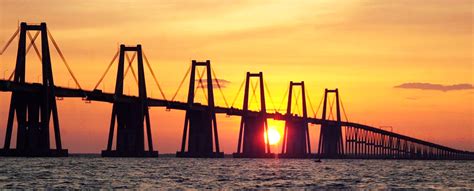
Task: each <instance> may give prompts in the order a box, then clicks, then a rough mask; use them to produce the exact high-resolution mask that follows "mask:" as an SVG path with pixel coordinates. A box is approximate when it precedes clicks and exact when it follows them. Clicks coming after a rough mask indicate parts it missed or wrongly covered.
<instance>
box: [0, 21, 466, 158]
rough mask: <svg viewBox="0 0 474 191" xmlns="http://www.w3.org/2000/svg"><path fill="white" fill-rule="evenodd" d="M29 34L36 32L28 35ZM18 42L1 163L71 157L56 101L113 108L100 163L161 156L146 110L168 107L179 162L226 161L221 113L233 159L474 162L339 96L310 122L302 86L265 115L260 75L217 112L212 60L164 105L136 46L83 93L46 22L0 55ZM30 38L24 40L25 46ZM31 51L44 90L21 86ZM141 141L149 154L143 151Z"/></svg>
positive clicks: (194, 69)
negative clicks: (62, 68)
mask: <svg viewBox="0 0 474 191" xmlns="http://www.w3.org/2000/svg"><path fill="white" fill-rule="evenodd" d="M30 31H35V32H36V33H35V34H34V35H31V33H30ZM39 35H41V36H40V39H41V51H40V50H39V49H38V48H37V46H36V44H35V40H36V39H37V37H38V36H39ZM16 37H18V39H19V40H18V42H19V43H18V51H17V60H16V65H15V70H14V72H13V73H12V75H10V77H9V78H8V79H4V80H0V91H2V92H11V99H10V107H9V113H8V120H7V125H6V134H5V142H4V146H3V149H1V150H0V156H41V157H64V156H68V151H67V149H64V148H63V146H62V144H61V135H60V123H59V115H58V110H57V105H56V100H57V99H64V98H82V99H83V100H85V101H97V102H107V103H110V104H113V108H112V111H111V120H110V126H109V137H108V140H107V146H106V148H105V150H103V151H102V156H103V157H157V156H158V151H155V150H154V149H153V144H152V140H153V139H152V136H151V120H150V116H149V113H148V109H149V108H150V107H165V108H167V109H169V110H184V111H186V115H185V119H184V126H183V134H182V144H181V148H179V150H178V151H177V152H176V156H177V157H209V158H220V157H223V156H224V153H223V152H221V151H220V148H219V138H218V133H217V128H218V127H217V124H218V123H217V120H216V114H225V115H229V116H240V117H241V123H240V131H239V135H238V145H237V151H236V152H235V153H233V157H235V158H276V157H277V158H330V159H429V160H442V159H444V160H472V159H474V153H473V152H469V151H463V150H459V149H454V148H450V147H446V146H443V145H439V144H436V143H431V142H428V141H423V140H420V139H417V138H413V137H409V136H406V135H401V134H398V133H395V132H392V131H387V130H384V129H381V128H376V127H371V126H368V125H363V124H358V123H353V122H349V121H347V118H346V120H343V117H342V115H341V113H345V111H344V107H343V104H342V102H341V101H340V98H339V90H338V89H326V90H325V92H324V99H323V101H322V106H323V109H322V115H321V117H320V118H316V117H309V116H308V112H307V103H306V102H307V100H306V99H307V95H306V92H305V83H304V82H303V81H302V82H290V83H289V91H288V92H287V95H288V105H287V111H286V113H279V112H267V109H266V105H265V98H266V96H265V90H267V93H270V92H269V91H268V87H266V83H265V82H264V78H263V73H262V72H258V73H250V72H247V73H246V80H245V88H244V100H243V106H242V108H241V109H240V108H234V107H233V106H228V104H227V101H226V100H225V97H224V96H223V98H224V101H225V103H226V105H227V106H226V107H221V106H216V105H215V103H214V101H215V98H214V87H213V86H214V85H217V86H218V89H219V90H220V93H222V91H221V87H220V86H221V85H220V84H219V80H217V78H216V75H215V73H214V71H213V70H212V68H211V62H210V61H209V60H206V61H203V62H199V61H195V60H193V61H192V63H191V66H190V68H189V69H188V71H187V72H186V75H185V77H184V78H183V80H182V81H181V83H180V85H179V87H178V91H179V89H180V88H181V87H182V85H183V83H184V81H185V79H187V77H188V76H189V90H188V98H187V102H181V101H175V100H174V98H175V97H176V94H177V92H176V93H175V95H174V96H173V98H172V99H166V97H165V95H164V94H163V91H162V89H161V87H160V85H159V83H158V80H157V78H156V76H155V74H154V72H153V70H152V69H151V67H150V64H149V62H148V59H147V57H146V55H145V53H144V51H143V49H142V46H141V45H136V46H125V45H121V46H120V49H119V51H117V53H116V54H115V56H114V58H113V59H112V61H111V62H110V64H109V65H108V67H107V70H106V72H105V73H104V74H103V75H102V77H101V78H100V80H99V82H98V83H97V85H96V86H95V87H94V88H93V90H85V89H82V87H81V86H80V84H79V82H78V81H77V79H76V77H75V76H74V74H73V72H72V70H71V68H70V67H69V65H68V63H67V61H66V59H65V57H64V56H63V54H62V52H61V50H60V49H59V46H58V45H57V43H56V41H55V40H54V38H53V36H52V35H51V33H50V31H48V29H47V27H46V23H41V24H27V23H21V25H20V26H19V28H18V30H17V31H16V32H15V33H14V34H13V36H12V37H11V38H10V39H9V40H8V42H7V44H6V45H5V47H4V48H3V49H2V50H1V51H2V52H0V53H1V54H3V53H4V52H5V50H6V49H7V48H8V47H9V45H10V44H11V43H12V41H13V40H14V39H15V38H16ZM27 38H28V39H29V41H27ZM50 41H51V42H52V44H53V46H54V48H55V50H56V51H57V52H58V53H59V55H60V58H61V60H62V61H63V63H64V64H65V65H66V67H67V69H68V72H69V73H70V75H71V76H72V78H73V80H74V82H75V84H76V86H77V88H69V87H59V86H56V85H55V84H54V80H53V74H52V69H51V57H50V48H49V42H50ZM27 42H29V44H27ZM32 48H33V50H34V51H35V52H36V54H37V55H38V58H39V59H40V60H41V63H42V83H31V82H26V80H25V68H26V54H27V53H28V52H29V51H30V50H31V49H32ZM127 52H132V53H133V56H132V57H131V58H130V57H129V56H128V54H127ZM117 58H118V64H117V65H118V71H117V75H116V82H115V83H116V84H115V91H114V92H113V93H107V92H103V91H102V90H99V89H97V87H98V86H99V84H100V83H101V81H102V80H103V79H104V76H105V75H106V74H107V72H108V71H109V69H110V68H111V67H112V65H113V64H114V63H116V62H115V61H116V60H117ZM135 58H136V60H137V62H136V64H137V68H138V69H137V71H136V73H138V74H136V73H135V71H134V69H133V67H131V66H132V64H133V61H134V60H135ZM145 65H146V66H147V67H148V69H149V70H150V72H151V74H152V76H153V79H154V81H155V83H156V85H157V86H158V89H159V91H160V93H161V95H162V97H163V98H162V99H157V98H150V97H148V96H147V90H146V82H145V72H144V70H145V69H144V68H145ZM201 67H202V68H203V70H201V72H199V70H198V68H201ZM129 71H130V72H131V73H132V75H133V76H134V79H135V81H136V83H137V85H138V95H137V96H131V95H126V94H124V92H123V89H124V77H125V76H126V75H127V74H128V73H129ZM204 73H206V76H204ZM196 74H197V75H196ZM204 77H205V78H204ZM253 78H256V80H258V83H255V84H253V83H250V81H251V79H253ZM196 84H197V86H196ZM242 86H243V85H242ZM242 86H241V88H240V90H239V93H240V91H241V89H242ZM199 88H200V89H202V90H203V92H204V93H205V97H206V99H207V105H203V104H200V103H195V101H194V98H195V93H196V91H197V89H199ZM296 88H299V90H300V91H299V93H298V94H297V95H296V96H294V95H295V93H294V92H295V91H294V89H296ZM206 90H207V91H206ZM251 90H252V96H255V97H256V95H255V94H256V92H257V91H258V92H259V95H258V97H259V98H260V109H259V110H258V111H253V110H250V109H249V97H250V93H251ZM331 96H332V97H334V98H333V99H332V101H330V97H331ZM252 98H253V97H252ZM293 99H298V100H299V99H300V100H299V101H301V103H302V104H301V105H300V106H298V105H292V103H293V102H294V101H295V100H293ZM308 101H310V100H308ZM295 107H297V109H301V110H302V115H301V116H300V115H296V114H294V113H292V111H293V110H294V109H295ZM299 107H301V108H299ZM51 115H52V116H51ZM15 116H16V124H17V125H16V126H17V127H16V128H17V134H16V147H15V148H13V147H12V146H11V138H12V134H13V133H12V132H13V127H14V120H15ZM51 118H52V124H53V131H54V139H55V146H54V147H51V145H50V137H49V132H50V122H51ZM268 119H274V120H282V121H285V129H284V135H283V145H282V148H281V152H280V153H275V152H272V151H271V149H270V146H269V141H266V140H268V137H267V136H268V135H267V134H266V133H265V132H267V130H268V122H267V120H268ZM309 124H316V125H319V126H320V128H321V129H320V133H319V135H316V136H319V144H318V147H317V149H315V150H314V151H313V150H312V149H311V144H310V137H311V136H310V133H309ZM145 135H146V140H147V145H148V146H147V149H145ZM114 137H115V143H114ZM114 145H115V147H114Z"/></svg>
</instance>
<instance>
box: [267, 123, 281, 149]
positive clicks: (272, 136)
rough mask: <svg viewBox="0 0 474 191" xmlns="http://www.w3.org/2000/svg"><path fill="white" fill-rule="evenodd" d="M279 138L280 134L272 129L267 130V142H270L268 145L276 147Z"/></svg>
mask: <svg viewBox="0 0 474 191" xmlns="http://www.w3.org/2000/svg"><path fill="white" fill-rule="evenodd" d="M280 139H281V136H280V133H279V132H278V131H277V130H276V129H275V128H272V127H269V128H268V140H269V141H270V142H269V143H270V145H276V144H278V142H280ZM265 142H267V141H266V133H265Z"/></svg>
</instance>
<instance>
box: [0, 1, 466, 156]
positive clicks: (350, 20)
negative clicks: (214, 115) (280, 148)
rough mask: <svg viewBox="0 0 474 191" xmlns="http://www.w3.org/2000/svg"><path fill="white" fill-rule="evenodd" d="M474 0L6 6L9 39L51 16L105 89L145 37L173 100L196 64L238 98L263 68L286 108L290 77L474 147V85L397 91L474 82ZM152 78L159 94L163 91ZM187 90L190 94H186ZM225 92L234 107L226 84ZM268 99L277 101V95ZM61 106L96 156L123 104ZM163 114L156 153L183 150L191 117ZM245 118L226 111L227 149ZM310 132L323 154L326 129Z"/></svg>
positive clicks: (83, 78) (425, 135)
mask: <svg viewBox="0 0 474 191" xmlns="http://www.w3.org/2000/svg"><path fill="white" fill-rule="evenodd" d="M472 6H473V5H472V1H470V0H457V1H452V0H429V1H409V0H399V1H377V0H365V1H352V0H340V1H334V0H332V1H329V0H316V1H315V0H312V1H291V0H278V1H274V0H272V1H270V0H262V1H250V0H237V1H217V0H202V1H197V0H166V1H159V3H158V2H156V1H152V0H147V1H137V2H134V1H123V0H121V1H100V2H97V1H93V0H85V1H84V0H75V1H60V0H43V1H28V0H21V1H14V0H5V1H0V26H1V27H0V45H2V46H3V44H5V42H6V41H7V40H8V38H9V37H10V36H11V35H12V33H13V32H14V31H15V30H16V25H17V22H18V21H27V22H41V21H44V22H47V23H48V27H49V29H50V30H51V32H52V33H53V36H54V37H55V39H56V40H57V41H58V42H59V46H60V47H61V49H62V51H63V53H64V54H65V56H66V57H67V60H68V62H69V64H70V66H71V67H72V69H73V70H74V72H75V74H76V76H77V78H78V79H79V81H80V82H81V85H82V87H83V88H85V89H92V88H93V86H94V85H95V83H96V82H97V81H98V79H99V77H100V75H101V74H102V73H103V71H104V70H105V68H106V66H107V64H108V63H109V62H110V60H111V58H112V56H113V55H114V54H115V52H116V50H117V45H118V44H120V43H125V44H137V43H140V44H142V45H143V48H144V51H145V52H146V53H147V56H148V58H149V60H150V62H151V64H152V65H153V66H152V67H153V70H154V71H155V73H156V74H157V76H158V78H159V81H160V83H161V84H162V86H163V88H164V90H165V94H166V95H167V96H168V97H171V96H172V94H173V93H174V92H175V91H176V88H177V85H178V84H179V82H180V80H181V78H182V77H183V76H184V74H185V71H186V69H187V68H188V66H189V64H190V60H192V59H197V60H205V59H209V60H211V62H212V66H213V68H214V70H215V71H216V73H217V76H218V77H219V78H222V79H225V80H228V81H230V83H229V84H227V86H226V87H225V88H224V93H225V94H226V98H227V100H232V99H233V98H234V96H235V94H236V93H237V90H238V88H239V86H240V84H241V82H242V80H243V79H244V77H245V72H247V71H250V72H259V71H262V72H264V78H265V80H266V81H267V83H268V86H269V88H270V89H271V91H272V97H273V100H274V102H275V104H276V105H277V107H278V105H279V103H280V101H281V100H282V98H283V94H284V92H285V90H286V89H287V86H288V83H289V81H290V80H293V81H301V80H304V81H305V83H306V86H307V89H308V91H309V92H308V93H309V96H310V97H311V100H312V102H313V105H314V107H317V104H318V103H319V101H320V100H321V97H322V95H323V91H324V88H339V89H340V93H341V97H342V99H343V101H344V105H345V107H346V110H347V113H348V117H349V120H351V121H355V122H360V123H364V124H369V125H373V126H393V128H394V131H395V132H398V133H402V134H406V135H409V136H413V137H416V138H421V139H424V140H428V141H433V142H436V143H440V144H444V145H447V146H451V147H456V148H460V149H468V150H474V121H473V119H474V117H473V116H474V115H473V108H474V104H473V101H472V100H474V99H473V98H474V90H473V89H472V86H471V88H470V89H469V88H467V89H458V90H451V91H441V90H423V89H426V87H418V89H406V88H394V86H398V85H401V84H404V83H412V82H419V83H429V84H441V85H454V84H462V83H467V84H473V83H474V78H473V72H474V70H473V53H474V52H473V31H472V26H473V24H472V23H473V20H472V19H473V16H472V15H473V11H472ZM16 46H17V42H16V41H15V43H14V44H13V45H12V47H10V48H9V49H8V50H7V52H5V53H4V54H3V55H1V56H0V75H1V76H0V77H2V78H3V75H4V74H6V75H8V73H10V72H11V71H13V68H14V62H15V56H16V53H15V51H16ZM32 53H33V52H31V53H30V54H29V55H28V61H29V62H28V63H29V64H30V65H28V69H27V70H28V71H27V75H28V77H27V78H28V80H29V81H37V79H38V76H39V75H40V70H39V62H38V60H37V58H36V57H35V55H34V54H32ZM52 56H53V57H52V58H53V70H54V78H55V82H56V84H57V85H60V86H68V85H69V86H71V87H73V82H72V80H71V77H70V76H69V75H68V73H67V70H66V68H65V67H64V65H63V64H62V63H61V60H60V59H59V58H58V56H57V54H56V53H54V52H53V53H52ZM115 72H116V71H115V70H114V69H112V70H111V71H110V73H109V75H107V77H106V79H105V83H104V85H103V86H101V88H102V89H105V91H109V92H110V91H112V89H113V86H114V82H113V81H114V78H115ZM146 75H148V76H147V79H148V81H147V86H148V94H149V95H151V96H153V97H159V95H158V90H157V87H156V85H155V84H154V83H153V81H152V80H151V76H150V74H149V73H146ZM132 82H133V81H132V78H131V77H130V76H129V78H128V79H127V80H126V83H127V84H128V85H126V88H125V92H128V91H130V92H133V91H134V90H135V89H134V88H136V87H135V86H133V84H132ZM187 85H188V84H185V87H184V88H183V90H182V91H181V92H180V94H179V96H178V99H179V100H183V101H184V100H185V96H186V93H187ZM435 89H436V88H435ZM200 96H201V97H202V95H200ZM0 97H1V101H0V140H1V144H3V139H4V136H5V125H6V118H7V109H8V105H9V103H10V102H9V99H10V98H9V94H8V93H0ZM215 97H216V99H218V101H217V103H216V104H217V105H221V106H223V105H224V102H223V101H222V99H221V95H220V94H219V92H218V91H215ZM241 97H242V95H240V98H239V99H237V102H236V104H235V105H236V106H238V107H240V106H241V104H242V103H241V102H242V98H241ZM285 104H286V103H285ZM267 105H268V106H267V107H269V108H270V109H272V108H273V106H272V104H271V103H270V100H269V98H268V97H267ZM58 107H59V112H60V114H59V115H60V123H61V133H62V140H63V145H64V147H66V148H68V149H70V152H89V153H91V152H93V153H97V152H99V151H100V150H102V149H104V148H105V146H106V140H107V133H108V126H109V121H110V113H111V108H112V106H111V104H106V103H96V102H93V103H91V104H85V103H84V102H82V101H81V100H80V99H66V100H63V101H60V102H58ZM282 108H285V105H284V106H282ZM308 111H309V113H310V114H311V115H312V112H311V109H310V108H308ZM151 115H152V126H153V129H152V131H153V139H154V145H155V148H157V149H158V150H159V151H160V152H161V153H173V152H175V151H176V150H177V149H178V148H179V145H180V141H181V134H182V128H183V122H184V119H183V118H184V112H183V111H171V112H166V111H165V109H163V108H153V109H151ZM239 121H240V119H239V118H237V117H230V118H227V117H225V116H219V117H218V128H219V138H220V142H221V145H222V146H221V147H222V149H223V150H224V152H226V153H232V152H235V150H236V144H237V138H238V125H239ZM278 125H281V124H275V126H278ZM310 128H311V133H312V134H311V139H312V142H314V143H313V146H312V147H313V151H315V149H314V148H316V140H317V138H318V134H317V132H318V126H310ZM275 149H276V147H275Z"/></svg>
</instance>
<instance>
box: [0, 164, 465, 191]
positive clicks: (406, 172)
mask: <svg viewBox="0 0 474 191" xmlns="http://www.w3.org/2000/svg"><path fill="white" fill-rule="evenodd" d="M0 188H57V189H62V188H71V189H85V188H106V189H108V188H134V189H147V188H184V189H187V188H196V189H204V188H216V189H219V188H308V189H314V188H335V189H346V188H375V189H379V188H380V189H385V188H435V189H444V188H454V189H457V188H470V189H474V162H473V161H407V160H323V161H322V162H321V163H316V162H314V161H313V160H308V159H304V160H294V159H232V158H225V159H181V158H167V157H161V158H145V159H143V158H101V157H98V156H72V157H68V158H0Z"/></svg>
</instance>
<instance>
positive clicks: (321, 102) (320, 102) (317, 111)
mask: <svg viewBox="0 0 474 191" xmlns="http://www.w3.org/2000/svg"><path fill="white" fill-rule="evenodd" d="M323 100H324V97H321V101H319V105H318V109H316V114H315V117H317V116H318V113H319V109H321V105H322V104H323Z"/></svg>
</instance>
